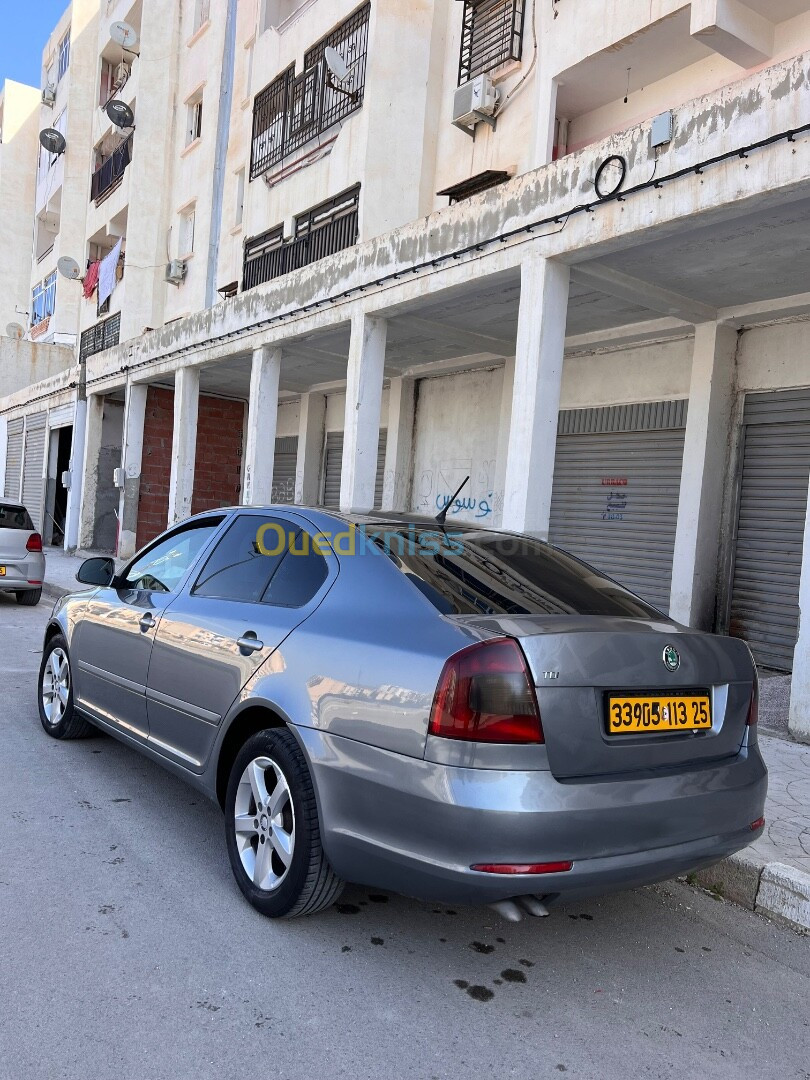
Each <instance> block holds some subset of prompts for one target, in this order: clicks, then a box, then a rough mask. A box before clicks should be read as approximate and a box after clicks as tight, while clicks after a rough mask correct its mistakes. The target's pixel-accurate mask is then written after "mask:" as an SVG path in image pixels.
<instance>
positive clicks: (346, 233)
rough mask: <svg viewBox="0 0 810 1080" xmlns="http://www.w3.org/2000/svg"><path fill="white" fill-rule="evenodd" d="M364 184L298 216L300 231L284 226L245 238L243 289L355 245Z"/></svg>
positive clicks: (250, 287) (251, 287)
mask: <svg viewBox="0 0 810 1080" xmlns="http://www.w3.org/2000/svg"><path fill="white" fill-rule="evenodd" d="M359 197H360V188H359V187H356V188H351V189H350V190H349V191H347V192H345V193H344V194H343V195H338V196H337V197H336V198H334V199H330V200H329V201H328V202H326V203H321V204H320V206H317V207H315V208H314V209H313V210H309V211H307V213H306V214H302V215H301V216H300V217H298V218H297V219H296V235H295V236H291V237H288V238H286V239H285V237H284V235H283V228H282V226H280V225H279V226H277V227H276V228H275V229H271V230H270V231H269V232H266V233H262V235H261V236H256V237H253V238H252V239H250V240H246V241H245V258H244V266H243V273H242V291H243V292H244V291H245V290H246V289H253V288H254V287H255V286H256V285H261V284H262V283H263V282H265V281H272V279H273V278H277V277H281V276H282V275H283V274H288V273H289V272H290V271H291V270H298V269H300V268H301V267H302V266H309V264H310V263H314V262H317V261H318V259H325V258H326V257H327V256H328V255H334V254H335V253H336V252H338V251H343V250H344V249H345V248H348V247H352V246H353V245H354V244H356V243H357V238H358V203H359Z"/></svg>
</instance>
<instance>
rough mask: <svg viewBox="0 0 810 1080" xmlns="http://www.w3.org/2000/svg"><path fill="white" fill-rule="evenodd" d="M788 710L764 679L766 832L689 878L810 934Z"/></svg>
mask: <svg viewBox="0 0 810 1080" xmlns="http://www.w3.org/2000/svg"><path fill="white" fill-rule="evenodd" d="M94 554H98V553H97V552H91V551H81V552H76V554H75V555H67V554H65V552H63V551H59V550H57V549H53V548H50V549H48V550H47V552H46V560H47V567H46V571H45V578H46V581H45V585H44V587H43V590H42V591H43V595H44V596H46V597H48V598H49V599H52V600H55V599H57V598H58V597H59V596H62V595H63V594H64V593H66V592H74V591H77V590H80V589H83V588H84V587H85V586H83V585H81V584H79V582H77V581H76V571H77V570H78V569H79V567H80V566H81V564H82V560H83V559H86V558H90V557H91V556H92V555H94ZM789 706H790V677H789V676H776V677H767V678H763V679H762V682H761V696H760V722H759V744H760V748H761V750H762V755H763V757H764V758H765V761H766V763H767V765H768V771H769V783H768V802H767V805H766V807H765V821H766V826H765V832H764V833H763V834H762V836H761V837H760V838H759V840H757V841H756V842H755V843H753V844H752V845H751V846H750V847H748V848H746V849H745V851H742V852H740V853H739V854H738V855H734V856H732V858H730V859H726V860H724V861H723V862H721V863H718V864H717V865H716V866H711V867H709V868H708V869H707V870H701V871H700V872H699V873H698V874H696V875H695V879H694V880H696V881H697V883H698V884H700V885H702V886H704V887H705V888H707V889H710V890H711V891H712V892H714V893H716V894H717V895H722V896H723V897H724V898H726V899H727V900H732V901H734V902H735V903H738V904H742V905H743V906H744V907H748V908H751V909H752V910H756V911H760V912H762V913H763V914H764V915H768V916H771V917H775V918H778V919H781V920H785V921H786V922H788V923H790V924H791V925H792V926H794V927H798V928H801V929H804V930H810V746H801V745H799V744H798V743H795V742H793V741H792V740H791V739H789V738H788V735H787V715H788V708H789Z"/></svg>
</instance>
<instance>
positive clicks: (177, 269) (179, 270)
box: [166, 259, 186, 285]
mask: <svg viewBox="0 0 810 1080" xmlns="http://www.w3.org/2000/svg"><path fill="white" fill-rule="evenodd" d="M185 276H186V264H185V263H184V262H183V260H182V259H172V261H171V262H170V263H168V264H167V266H166V281H168V282H169V284H170V285H180V284H181V282H182V281H183V280H184V279H185Z"/></svg>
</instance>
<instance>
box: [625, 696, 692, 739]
mask: <svg viewBox="0 0 810 1080" xmlns="http://www.w3.org/2000/svg"><path fill="white" fill-rule="evenodd" d="M711 726H712V710H711V703H710V701H709V695H708V694H652V695H633V696H631V697H627V696H623V695H621V694H611V695H610V696H609V697H608V735H630V734H633V733H638V732H641V733H646V732H655V731H701V730H706V729H707V728H710V727H711Z"/></svg>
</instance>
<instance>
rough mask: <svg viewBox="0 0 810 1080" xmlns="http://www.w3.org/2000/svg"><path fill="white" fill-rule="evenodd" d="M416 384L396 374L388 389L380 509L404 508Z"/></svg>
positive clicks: (408, 484)
mask: <svg viewBox="0 0 810 1080" xmlns="http://www.w3.org/2000/svg"><path fill="white" fill-rule="evenodd" d="M415 390H416V384H415V382H414V380H413V379H408V378H405V377H403V376H400V377H399V378H397V379H392V380H391V387H390V389H389V391H388V442H387V443H386V447H385V477H384V481H383V497H382V508H383V510H407V509H408V501H409V495H410V486H411V470H412V468H413V420H414V407H415V404H416V394H415Z"/></svg>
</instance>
